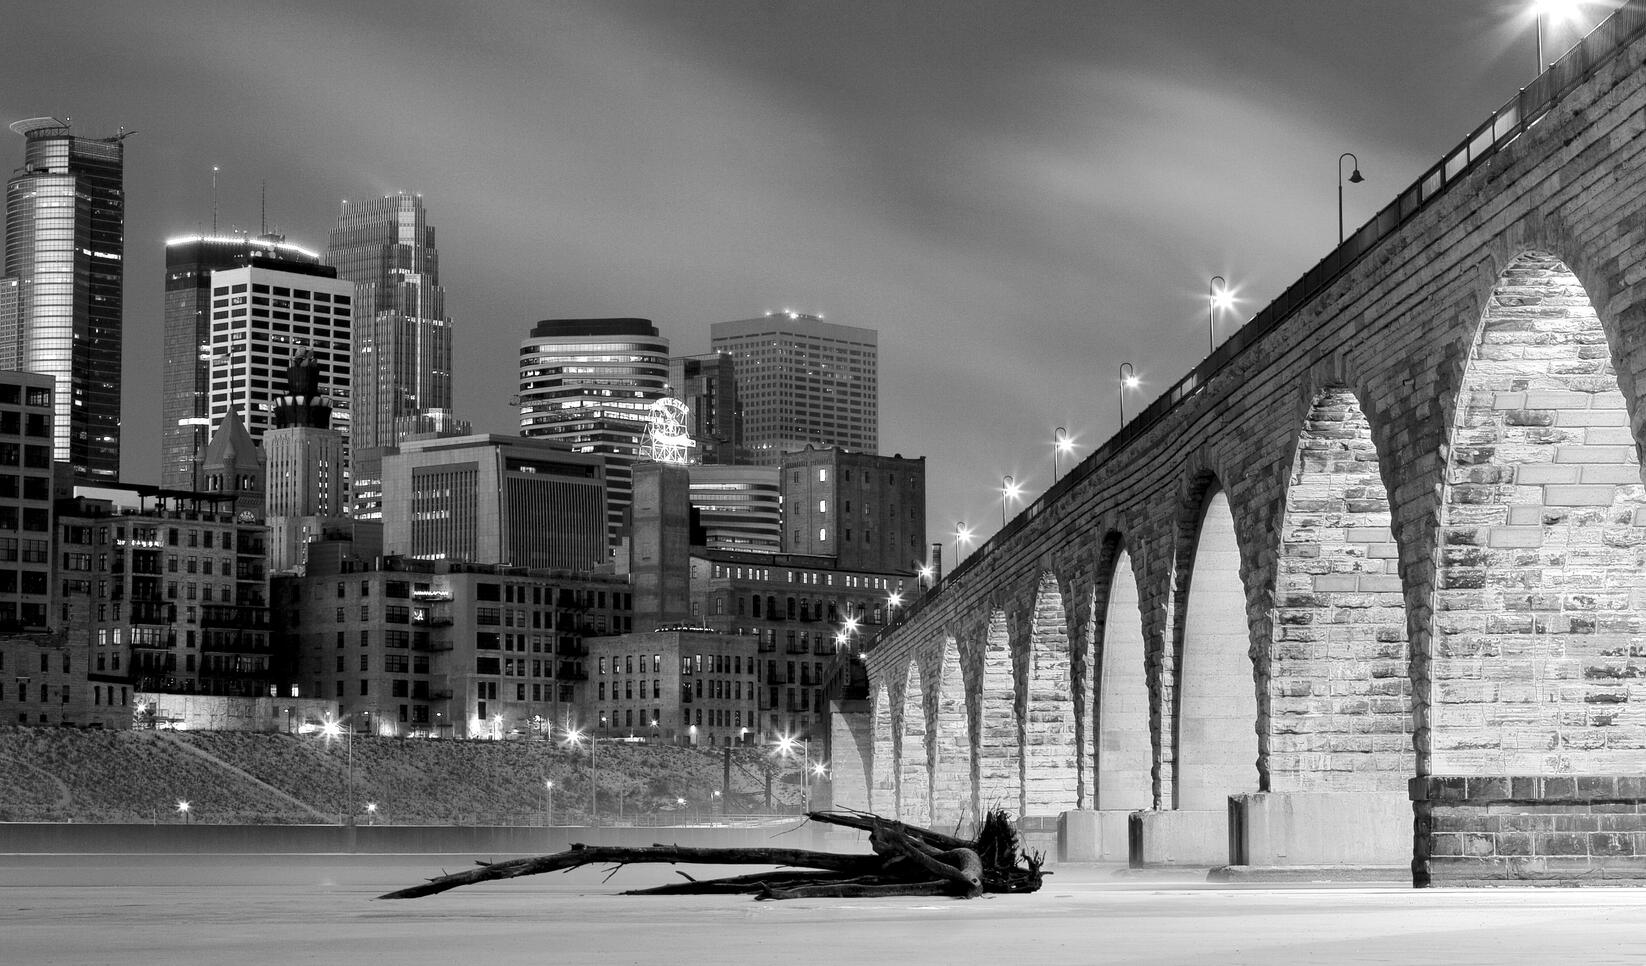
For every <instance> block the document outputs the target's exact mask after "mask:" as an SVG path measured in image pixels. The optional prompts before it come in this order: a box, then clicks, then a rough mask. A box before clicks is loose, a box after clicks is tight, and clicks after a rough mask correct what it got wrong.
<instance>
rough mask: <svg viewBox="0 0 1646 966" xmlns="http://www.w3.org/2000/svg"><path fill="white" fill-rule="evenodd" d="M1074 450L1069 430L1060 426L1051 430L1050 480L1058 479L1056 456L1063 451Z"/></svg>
mask: <svg viewBox="0 0 1646 966" xmlns="http://www.w3.org/2000/svg"><path fill="white" fill-rule="evenodd" d="M1072 452H1074V440H1072V439H1070V438H1069V431H1068V430H1066V429H1064V428H1063V427H1062V426H1059V427H1057V429H1055V430H1053V431H1052V482H1053V483H1056V482H1057V479H1058V465H1057V458H1058V457H1059V456H1061V455H1063V454H1064V453H1072Z"/></svg>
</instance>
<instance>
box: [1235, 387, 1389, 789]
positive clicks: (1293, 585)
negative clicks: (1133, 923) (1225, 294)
mask: <svg viewBox="0 0 1646 966" xmlns="http://www.w3.org/2000/svg"><path fill="white" fill-rule="evenodd" d="M1399 556H1400V555H1399V552H1398V550H1397V548H1396V545H1395V540H1394V535H1393V533H1392V531H1391V529H1390V516H1389V496H1388V493H1387V491H1386V490H1385V489H1384V486H1383V478H1382V476H1381V475H1380V474H1379V469H1378V458H1377V447H1376V445H1375V444H1374V442H1373V440H1372V431H1371V426H1370V424H1369V423H1368V422H1367V419H1366V415H1365V413H1364V412H1362V410H1361V408H1360V401H1359V400H1358V399H1356V398H1355V394H1354V392H1353V391H1352V390H1350V389H1348V388H1345V387H1332V388H1328V389H1325V390H1323V391H1322V392H1320V393H1319V394H1318V395H1317V396H1316V397H1315V399H1314V402H1313V404H1312V405H1311V406H1310V407H1309V412H1308V415H1307V416H1306V417H1305V419H1304V422H1303V428H1302V431H1301V432H1300V433H1299V434H1298V445H1297V455H1296V457H1295V459H1294V461H1293V465H1292V475H1291V480H1290V482H1289V484H1288V486H1287V488H1286V515H1285V520H1284V523H1283V524H1282V526H1281V538H1280V557H1279V560H1278V561H1277V574H1276V588H1275V610H1274V615H1273V616H1274V619H1273V622H1272V631H1271V633H1272V638H1271V640H1270V642H1269V649H1268V655H1267V658H1268V666H1267V668H1266V669H1265V670H1266V671H1267V674H1266V675H1264V678H1265V680H1266V682H1267V683H1266V688H1265V689H1264V696H1265V697H1266V699H1267V708H1266V711H1267V714H1266V715H1265V718H1264V720H1265V724H1266V737H1267V740H1268V749H1267V755H1266V756H1265V757H1264V760H1265V761H1266V763H1267V766H1268V789H1269V790H1270V791H1385V792H1402V793H1403V792H1404V791H1405V790H1406V782H1407V780H1408V779H1410V778H1411V777H1412V776H1413V775H1415V774H1417V771H1416V767H1417V766H1416V760H1415V752H1414V751H1413V749H1412V735H1411V720H1412V718H1411V676H1410V668H1409V664H1408V657H1409V651H1408V647H1407V630H1406V606H1405V597H1404V593H1403V589H1402V585H1401V580H1400V569H1399V563H1400V561H1399Z"/></svg>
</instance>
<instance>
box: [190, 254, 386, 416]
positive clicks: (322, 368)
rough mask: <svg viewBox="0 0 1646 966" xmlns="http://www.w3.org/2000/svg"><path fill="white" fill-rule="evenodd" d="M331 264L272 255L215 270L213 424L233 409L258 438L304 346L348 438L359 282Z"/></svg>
mask: <svg viewBox="0 0 1646 966" xmlns="http://www.w3.org/2000/svg"><path fill="white" fill-rule="evenodd" d="M332 272H333V269H332V268H331V267H329V266H326V265H305V264H303V263H288V264H284V265H281V266H279V267H275V264H274V263H273V262H268V263H260V264H252V265H248V266H246V267H244V268H229V269H220V270H217V271H214V272H212V275H211V279H212V281H211V293H212V323H211V327H212V330H211V342H210V347H211V383H210V386H211V389H210V392H211V395H210V397H209V398H208V400H207V404H206V418H207V419H209V420H210V421H211V426H212V427H213V428H215V427H218V426H220V425H221V424H222V422H223V419H224V417H225V416H227V415H228V414H229V413H231V412H233V413H236V414H238V415H239V417H240V420H241V422H242V423H244V424H245V427H246V432H248V433H249V434H251V438H252V439H253V440H254V441H259V442H260V441H261V440H262V439H263V434H264V433H265V432H266V431H267V430H268V429H269V427H270V426H271V425H272V423H273V417H274V403H275V397H276V396H277V395H279V391H280V388H281V384H282V381H283V379H284V377H285V373H286V369H287V367H289V366H290V365H291V363H292V360H294V359H296V358H297V357H298V356H299V355H301V354H303V353H305V352H307V353H310V354H311V355H312V356H313V357H314V363H315V369H316V371H317V372H318V373H319V376H320V388H321V390H322V392H323V394H324V395H325V396H326V397H327V398H328V399H330V400H331V401H332V417H331V418H332V427H333V428H334V429H336V430H337V431H338V433H339V434H340V435H342V437H343V444H344V446H345V448H346V447H347V446H348V445H349V441H350V440H349V437H350V417H351V415H352V413H351V412H350V410H349V408H348V407H349V399H350V393H351V389H350V387H351V385H352V376H351V370H352V366H353V363H352V360H351V353H350V332H351V331H352V327H353V320H354V285H353V284H352V283H350V282H348V281H345V280H343V279H339V278H334V277H332Z"/></svg>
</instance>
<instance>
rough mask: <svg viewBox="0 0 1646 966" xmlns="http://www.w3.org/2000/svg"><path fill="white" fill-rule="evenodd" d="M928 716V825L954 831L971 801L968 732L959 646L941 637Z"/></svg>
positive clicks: (946, 636) (966, 814)
mask: <svg viewBox="0 0 1646 966" xmlns="http://www.w3.org/2000/svg"><path fill="white" fill-rule="evenodd" d="M933 705H934V707H933V714H932V738H931V745H932V825H933V826H934V827H936V828H942V829H954V828H959V827H960V826H961V825H962V824H963V823H966V822H969V821H970V820H971V819H972V818H973V816H972V814H971V801H972V740H971V734H972V729H971V725H970V722H969V720H968V719H969V715H968V714H967V707H968V701H967V697H966V671H965V668H964V667H963V666H962V664H961V652H960V645H959V642H958V641H956V640H955V636H954V634H952V633H947V632H946V633H944V635H943V649H942V651H941V652H940V654H939V655H938V659H937V692H936V695H935V696H934V700H933Z"/></svg>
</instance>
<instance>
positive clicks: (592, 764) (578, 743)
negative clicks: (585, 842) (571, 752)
mask: <svg viewBox="0 0 1646 966" xmlns="http://www.w3.org/2000/svg"><path fill="white" fill-rule="evenodd" d="M588 737H589V824H591V825H595V826H598V825H599V824H600V801H599V799H597V798H596V797H595V794H596V788H597V787H598V786H599V784H600V782H599V778H600V771H599V768H600V763H599V762H598V761H597V760H596V758H595V749H596V748H597V747H598V746H599V742H597V741H595V738H594V731H593V730H592V729H591V730H590V731H589V736H588ZM566 744H568V745H571V746H572V747H574V748H578V747H582V744H583V732H582V730H581V729H573V730H571V731H569V732H567V733H566Z"/></svg>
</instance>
